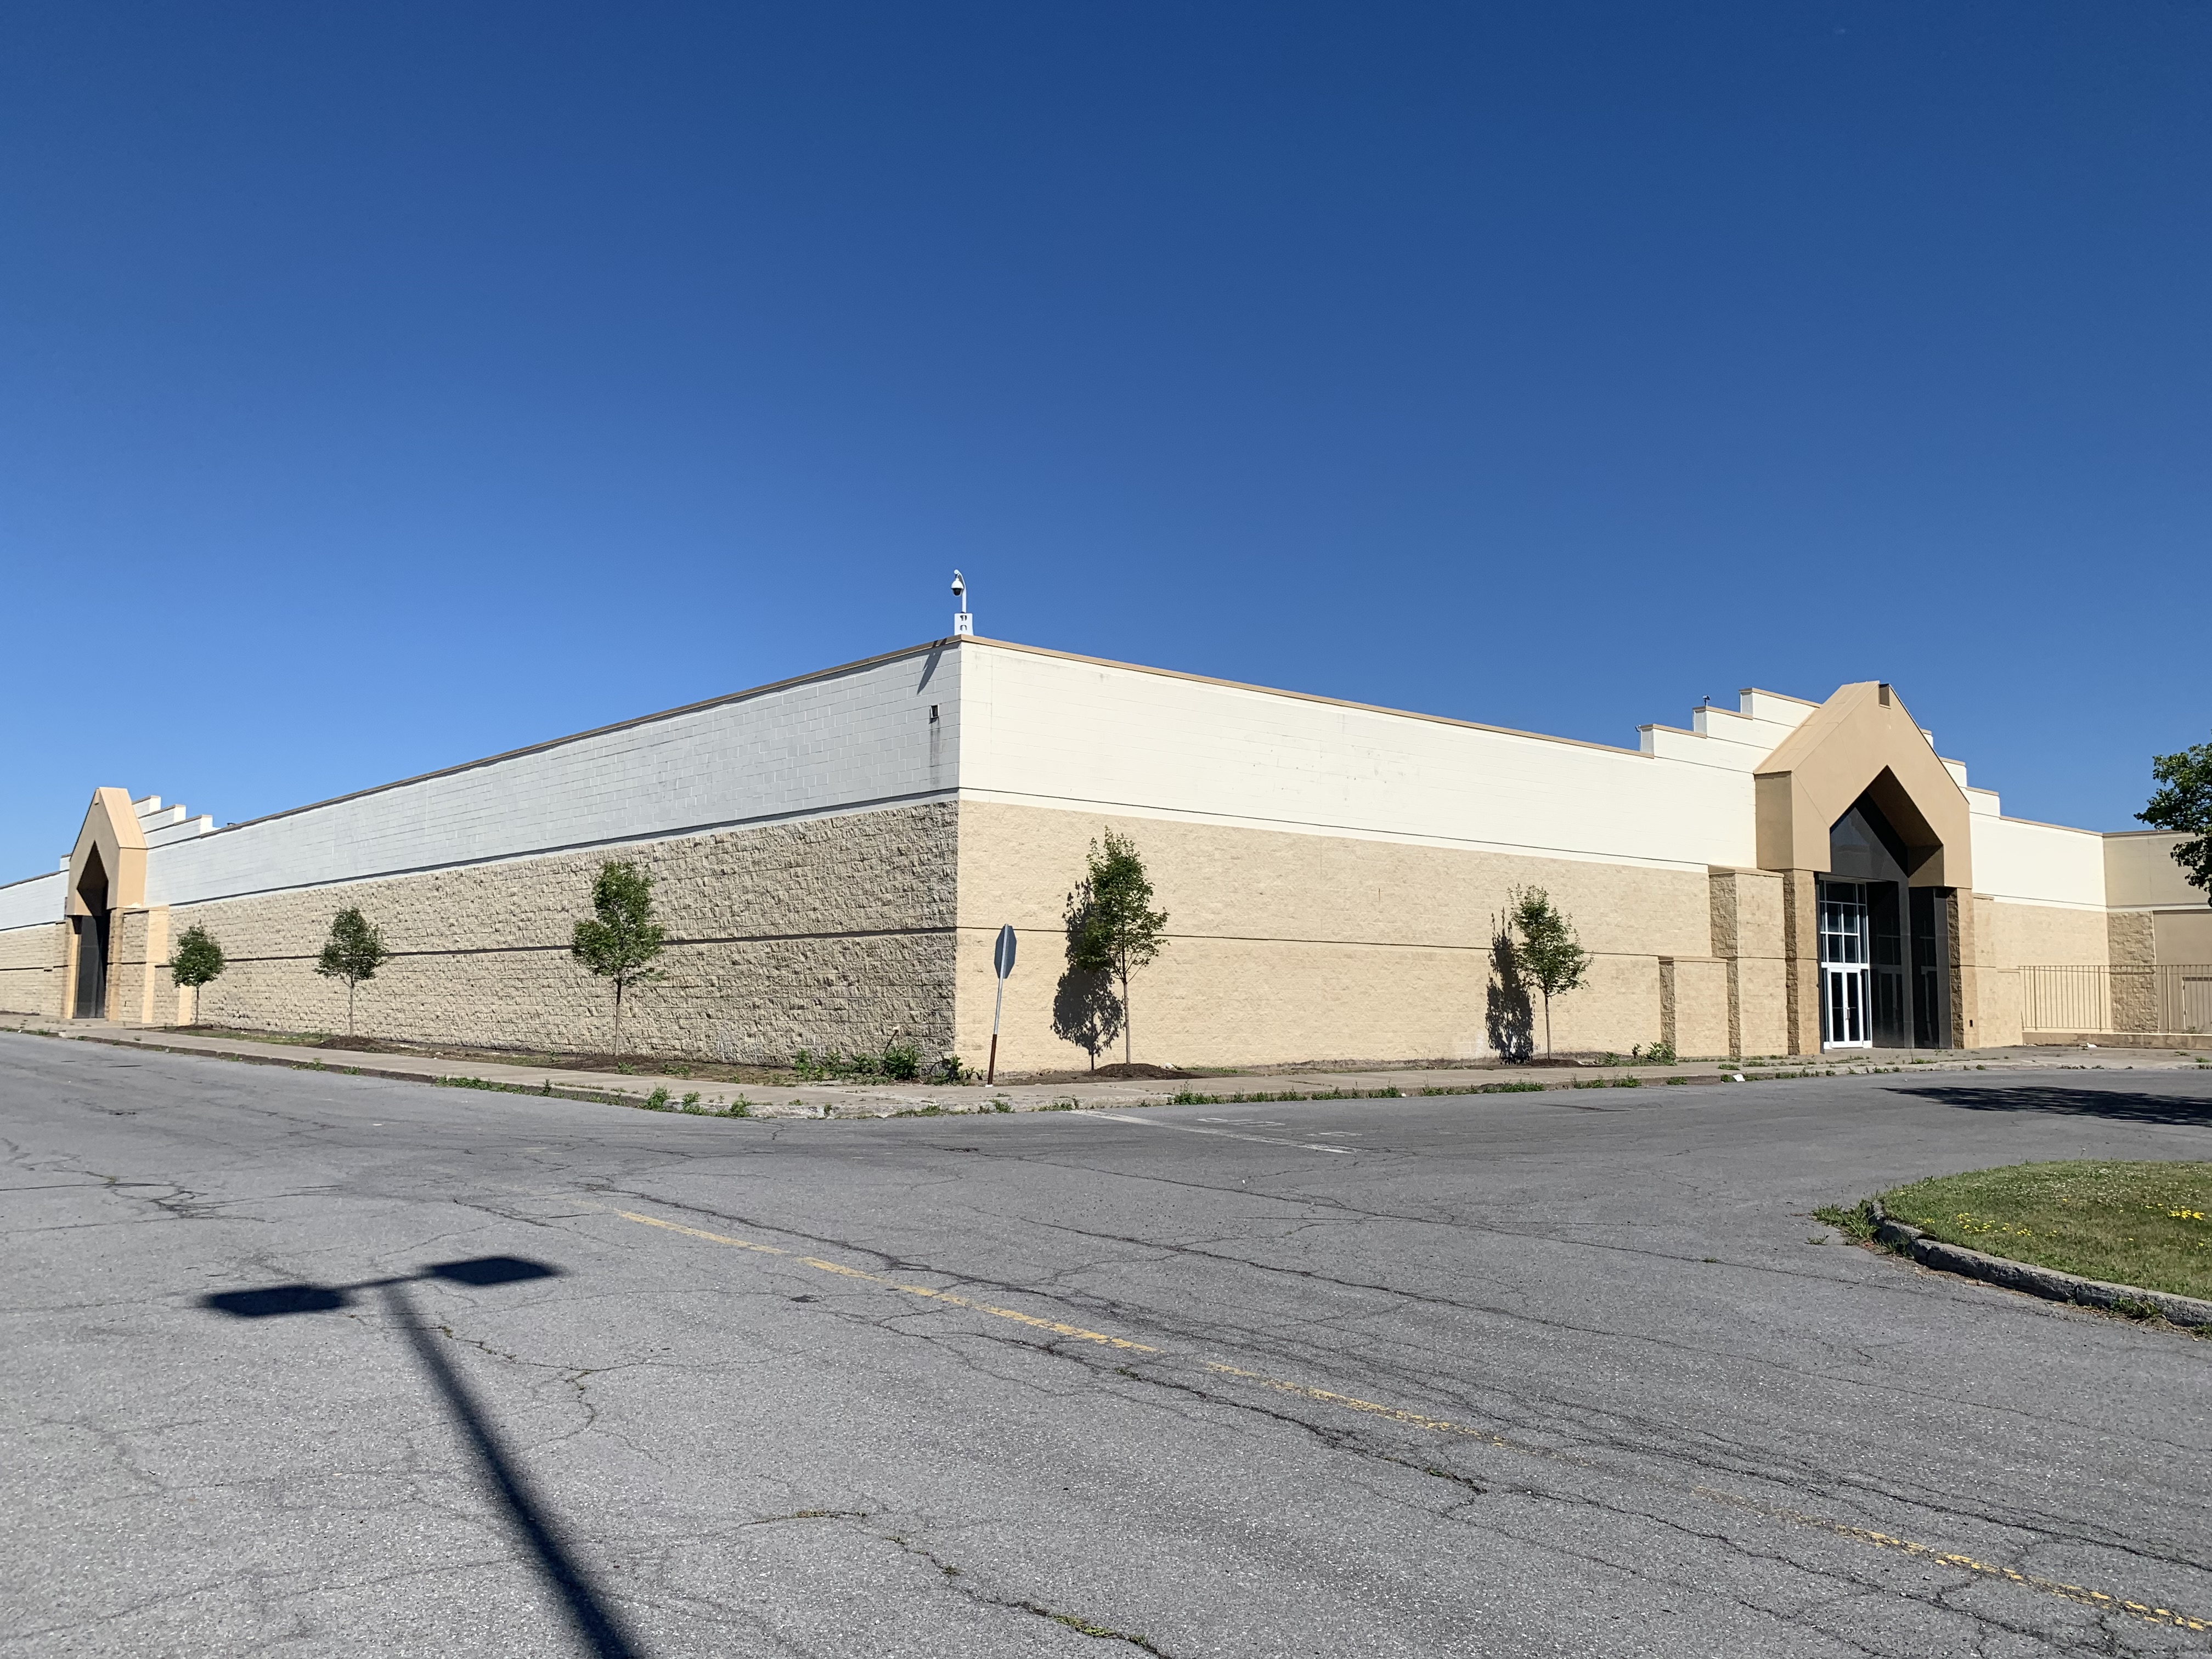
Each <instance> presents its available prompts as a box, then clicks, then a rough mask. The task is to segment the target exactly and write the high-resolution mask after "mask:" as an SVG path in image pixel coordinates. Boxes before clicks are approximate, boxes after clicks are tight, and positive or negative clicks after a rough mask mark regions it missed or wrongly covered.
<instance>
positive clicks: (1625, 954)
mask: <svg viewBox="0 0 2212 1659" xmlns="http://www.w3.org/2000/svg"><path fill="white" fill-rule="evenodd" d="M959 931H960V932H961V933H979V934H981V935H982V936H984V937H985V938H994V937H996V936H997V933H998V931H999V930H998V929H997V928H995V927H990V926H988V925H987V924H983V925H978V924H976V923H974V922H969V923H967V924H965V925H964V926H963V927H961V928H960V929H959ZM1014 933H1015V935H1016V937H1018V938H1019V937H1027V938H1030V939H1054V938H1059V937H1060V936H1062V935H1063V934H1064V933H1066V929H1065V928H1060V927H1017V928H1015V929H1014ZM1160 937H1161V938H1162V939H1165V940H1167V941H1168V942H1169V943H1170V944H1173V943H1175V942H1176V941H1177V940H1181V941H1182V942H1184V943H1186V944H1194V945H1327V946H1332V947H1338V946H1343V947H1350V948H1352V949H1357V950H1363V951H1477V952H1479V953H1480V954H1481V955H1483V956H1488V955H1489V954H1490V952H1491V951H1492V948H1493V947H1492V946H1491V945H1451V944H1446V943H1442V942H1438V943H1434V944H1431V943H1429V942H1427V941H1425V940H1421V939H1304V938H1300V937H1298V936H1297V935H1294V934H1281V933H1163V934H1161V935H1160ZM1589 955H1591V956H1594V957H1613V958H1615V959H1617V960H1619V961H1622V962H1657V961H1661V960H1665V961H1668V962H1787V961H1789V960H1790V958H1789V957H1716V956H1708V955H1706V954H1705V953H1703V952H1699V953H1696V954H1692V953H1691V952H1690V951H1590V952H1589Z"/></svg>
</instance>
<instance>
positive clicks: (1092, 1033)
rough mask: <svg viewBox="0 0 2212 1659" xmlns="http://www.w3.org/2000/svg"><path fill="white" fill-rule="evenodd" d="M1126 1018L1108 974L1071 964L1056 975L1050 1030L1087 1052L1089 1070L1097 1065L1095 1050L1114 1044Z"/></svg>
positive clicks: (1095, 1069)
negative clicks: (1086, 969)
mask: <svg viewBox="0 0 2212 1659" xmlns="http://www.w3.org/2000/svg"><path fill="white" fill-rule="evenodd" d="M1127 1018H1128V1015H1127V1010H1125V1009H1124V1008H1123V1007H1122V1006H1121V998H1120V997H1119V996H1117V995H1115V992H1114V980H1113V976H1112V975H1109V974H1091V973H1085V972H1084V971H1083V969H1079V968H1071V969H1068V970H1067V971H1066V973H1064V974H1062V975H1060V985H1059V987H1058V988H1057V989H1056V990H1054V993H1053V998H1052V1034H1053V1035H1054V1036H1056V1037H1058V1038H1059V1039H1060V1041H1061V1042H1072V1043H1073V1044H1074V1045H1075V1046H1076V1047H1077V1048H1080V1049H1082V1050H1083V1052H1084V1053H1085V1054H1088V1055H1090V1056H1091V1070H1092V1071H1094V1072H1095V1071H1097V1069H1098V1051H1099V1050H1100V1049H1101V1048H1112V1047H1113V1046H1114V1039H1115V1037H1118V1036H1121V1026H1122V1024H1123V1022H1124V1021H1125V1020H1126V1019H1127Z"/></svg>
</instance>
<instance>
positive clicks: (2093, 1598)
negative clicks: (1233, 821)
mask: <svg viewBox="0 0 2212 1659" xmlns="http://www.w3.org/2000/svg"><path fill="white" fill-rule="evenodd" d="M1202 1133H1203V1132H1202ZM1244 1138H1245V1139H1249V1138H1250V1137H1244ZM1324 1150H1334V1149H1324ZM592 1207H594V1208H596V1207H598V1206H592ZM612 1213H613V1214H615V1215H617V1216H618V1217H620V1218H622V1219H623V1220H625V1221H635V1222H638V1223H641V1224H642V1225H646V1226H648V1227H658V1228H660V1229H662V1230H663V1231H668V1232H672V1233H680V1234H682V1235H684V1237H689V1238H696V1239H700V1240H702V1241H704V1242H706V1243H712V1244H722V1245H726V1246H729V1247H731V1248H732V1249H740V1250H747V1251H750V1252H752V1253H753V1254H755V1255H779V1256H788V1257H790V1258H791V1259H792V1260H793V1261H796V1262H798V1263H799V1265H801V1266H803V1267H812V1268H814V1269H816V1270H817V1271H818V1272H822V1273H836V1274H837V1275H838V1276H840V1277H841V1278H846V1279H861V1280H864V1281H866V1283H868V1284H872V1285H883V1286H884V1287H885V1288H887V1289H890V1290H895V1291H903V1292H905V1293H906V1294H908V1295H910V1296H919V1297H927V1298H928V1299H930V1300H933V1301H938V1302H944V1303H947V1304H951V1306H953V1307H957V1308H965V1309H968V1310H971V1311H974V1312H976V1313H986V1314H990V1315H993V1316H996V1317H998V1318H1001V1319H1011V1320H1014V1321H1016V1322H1019V1323H1021V1324H1024V1325H1028V1326H1031V1327H1033V1328H1036V1329H1039V1330H1047V1331H1051V1332H1053V1333H1054V1334H1058V1335H1061V1336H1072V1337H1075V1338H1077V1339H1079V1340H1083V1341H1087V1342H1097V1343H1100V1344H1102V1345H1104V1346H1110V1347H1115V1348H1121V1349H1127V1350H1132V1351H1134V1352H1139V1353H1159V1352H1160V1350H1159V1349H1158V1348H1156V1347H1152V1346H1149V1345H1147V1344H1146V1343H1142V1342H1136V1341H1132V1340H1129V1339H1128V1338H1127V1337H1118V1336H1109V1335H1108V1334H1106V1333H1104V1332H1103V1331H1092V1330H1086V1329H1085V1328H1082V1327H1081V1326H1077V1325H1066V1324H1062V1323H1060V1322H1058V1321H1056V1320H1049V1319H1040V1318H1038V1317H1037V1316H1035V1315H1033V1314H1025V1313H1019V1312H1017V1311H1015V1310H1012V1309H1011V1308H996V1307H993V1306H991V1305H989V1304H986V1303H980V1302H975V1301H972V1300H970V1299H969V1298H968V1297H962V1296H957V1295H955V1294H953V1293H952V1292H951V1291H939V1290H933V1289H932V1288H930V1287H929V1286H927V1285H907V1284H902V1283H901V1282H900V1281H899V1280H897V1279H886V1278H884V1276H882V1275H881V1274H878V1273H866V1272H864V1271H863V1270H862V1269H860V1268H858V1267H846V1266H845V1265H843V1264H842V1263H841V1262H836V1261H823V1260H822V1259H821V1258H820V1257H818V1256H811V1255H799V1254H798V1253H797V1252H796V1251H793V1250H787V1249H781V1248H780V1247H779V1246H776V1245H774V1244H762V1243H755V1242H754V1241H752V1240H750V1239H743V1238H733V1237H730V1236H728V1235H727V1234H725V1233H714V1232H708V1231H706V1230H705V1229H704V1228H701V1227H687V1226H684V1225H682V1224H681V1223H678V1222H673V1221H664V1220H662V1219H661V1218H659V1217H658V1216H649V1215H643V1214H641V1213H639V1212H636V1211H635V1210H614V1211H613V1212H612ZM1163 1358H1165V1359H1168V1360H1169V1362H1170V1363H1174V1362H1173V1357H1171V1356H1165V1355H1164V1356H1163ZM1200 1363H1201V1364H1204V1366H1205V1367H1206V1370H1209V1371H1212V1372H1213V1373H1215V1374H1216V1375H1218V1376H1232V1377H1236V1378H1237V1379H1239V1380H1240V1381H1244V1382H1250V1383H1258V1384H1259V1385H1260V1386H1261V1387H1262V1388H1265V1389H1273V1391H1274V1392H1276V1393H1278V1394H1287V1395H1294V1396H1296V1397H1297V1398H1300V1399H1304V1400H1310V1401H1315V1402H1316V1403H1317V1404H1320V1405H1324V1406H1332V1407H1337V1408H1339V1409H1340V1410H1345V1411H1353V1412H1359V1413H1364V1414H1365V1415H1368V1416H1372V1417H1380V1418H1383V1419H1386V1420H1388V1421H1390V1422H1393V1423H1403V1424H1407V1425H1409V1426H1411V1427H1413V1428H1419V1429H1426V1430H1428V1431H1431V1432H1432V1433H1437V1434H1449V1435H1454V1436H1457V1437H1462V1438H1465V1439H1471V1440H1479V1441H1481V1442H1483V1443H1486V1444H1488V1445H1492V1446H1496V1447H1498V1448H1500V1449H1504V1450H1507V1451H1515V1452H1523V1453H1530V1454H1534V1455H1537V1456H1541V1457H1546V1458H1564V1459H1565V1461H1567V1462H1575V1463H1582V1464H1584V1465H1585V1466H1586V1467H1594V1466H1591V1465H1589V1464H1588V1462H1587V1460H1585V1459H1582V1458H1578V1457H1576V1456H1574V1455H1572V1454H1571V1453H1566V1452H1563V1451H1560V1450H1558V1449H1551V1448H1546V1447H1541V1446H1535V1445H1531V1444H1528V1443H1525V1442H1522V1441H1516V1440H1511V1439H1508V1438H1507V1437H1504V1436H1503V1435H1500V1434H1498V1433H1495V1432H1494V1431H1491V1430H1488V1429H1483V1428H1478V1427H1475V1426H1474V1425H1469V1424H1465V1423H1460V1422H1455V1421H1454V1420H1453V1419H1449V1418H1443V1417H1431V1416H1429V1415H1427V1414H1425V1413H1420V1412H1415V1411H1411V1410H1408V1409H1407V1408H1405V1407H1398V1406H1388V1405H1384V1404H1382V1403H1381V1402H1379V1401H1372V1400H1363V1399H1360V1398H1359V1397H1358V1395H1346V1394H1338V1393H1336V1392H1334V1391H1333V1390H1331V1389H1316V1388H1310V1387H1308V1386H1306V1385H1305V1384H1304V1383H1289V1382H1285V1381H1283V1380H1281V1379H1280V1378H1278V1377H1272V1376H1267V1375H1265V1374H1264V1373H1262V1372H1259V1371H1253V1370H1245V1369H1243V1367H1242V1366H1237V1365H1231V1364H1225V1363H1223V1362H1222V1361H1219V1360H1205V1361H1201V1362H1200ZM1392 1461H1394V1462H1395V1461H1397V1460H1395V1459H1394V1460H1392ZM1662 1484H1666V1483H1662ZM1687 1490H1688V1491H1690V1492H1693V1493H1695V1494H1696V1495H1697V1496H1698V1497H1700V1498H1705V1499H1707V1500H1709V1501H1711V1502H1713V1503H1718V1504H1729V1505H1732V1506H1734V1507H1735V1508H1738V1509H1741V1510H1747V1511H1749V1512H1751V1513H1753V1514H1755V1515H1760V1516H1765V1517H1767V1518H1768V1519H1770V1520H1776V1521H1781V1522H1785V1523H1787V1524H1789V1525H1792V1526H1802V1527H1809V1528H1814V1529H1816V1530H1819V1531H1823V1532H1826V1533H1829V1534H1833V1535H1834V1536H1837V1537H1840V1538H1849V1539H1851V1540H1854V1541H1857V1542H1859V1543H1863V1544H1871V1545H1873V1546H1874V1547H1875V1548H1877V1549H1887V1550H1896V1551H1899V1552H1901V1553H1904V1554H1905V1555H1908V1556H1911V1557H1913V1558H1915V1559H1920V1560H1924V1561H1929V1562H1931V1563H1934V1564H1936V1565H1941V1566H1948V1567H1953V1568H1956V1569H1959V1570H1960V1571H1966V1572H1972V1573H1976V1574H1979V1575H1981V1576H1983V1577H1988V1578H1992V1579H1995V1580H1997V1581H1998V1582H2000V1583H2011V1584H2017V1585H2020V1586H2021V1588H2023V1589H2032V1590H2035V1591H2038V1592H2039V1593H2041V1594H2043V1595H2051V1596H2055V1597H2057V1598H2058V1599H2059V1600H2061V1601H2072V1602H2074V1603H2075V1604H2076V1605H2078V1606H2081V1607H2092V1608H2094V1609H2096V1610H2098V1611H2100V1612H2106V1613H2119V1614H2123V1615H2124V1616H2126V1617H2128V1618H2130V1619H2135V1620H2142V1621H2143V1622H2145V1623H2148V1624H2154V1625H2162V1626H2172V1627H2173V1628H2175V1629H2179V1630H2187V1631H2197V1632H2212V1620H2208V1619H2198V1618H2195V1617H2193V1616H2191V1615H2190V1614H2187V1613H2177V1612H2174V1611H2173V1610H2172V1609H2171V1608H2167V1607H2154V1606H2152V1605H2151V1604H2149V1603H2148V1602H2143V1601H2130V1600H2129V1599H2127V1598H2126V1597H2124V1596H2117V1595H2107V1594H2106V1593H2105V1592H2104V1591H2102V1590H2093V1589H2087V1588H2085V1587H2083V1586H2081V1585H2079V1584H2069V1583H2063V1582H2061V1581H2059V1580H2057V1579H2052V1578H2044V1577H2039V1576H2037V1575H2035V1574H2033V1573H2025V1572H2021V1571H2017V1570H2016V1569H2015V1568H2011V1567H2003V1566H1997V1565H1993V1564H1991V1563H1989V1562H1985V1561H1983V1560H1980V1559H1977V1558H1975V1557H1973V1556H1971V1555H1966V1554H1963V1553H1959V1552H1957V1551H1952V1550H1944V1549H1940V1548H1938V1547H1936V1546H1934V1545H1932V1544H1923V1543H1919V1542H1917V1541H1914V1540H1911V1539H1908V1538H1900V1537H1898V1536H1897V1535H1895V1534H1892V1533H1886V1532H1881V1531H1878V1530H1876V1529H1875V1528H1870V1527H1857V1526H1852V1525H1850V1523H1848V1522H1841V1521H1832V1520H1830V1519H1828V1518H1826V1517H1825V1516H1815V1515H1808V1514H1806V1513H1804V1512H1802V1511H1801V1510H1790V1509H1784V1508H1782V1507H1779V1506H1778V1505H1775V1504H1762V1503H1760V1502H1759V1501H1758V1500H1757V1499H1755V1498H1744V1497H1741V1496H1739V1495H1737V1494H1735V1493H1733V1492H1723V1491H1720V1490H1719V1489H1717V1488H1716V1487H1711V1486H1691V1487H1689V1488H1687ZM1087 1633H1089V1632H1086V1634H1087ZM1114 1633H1115V1634H1116V1635H1119V1634H1120V1632H1114ZM1124 1639H1127V1638H1124Z"/></svg>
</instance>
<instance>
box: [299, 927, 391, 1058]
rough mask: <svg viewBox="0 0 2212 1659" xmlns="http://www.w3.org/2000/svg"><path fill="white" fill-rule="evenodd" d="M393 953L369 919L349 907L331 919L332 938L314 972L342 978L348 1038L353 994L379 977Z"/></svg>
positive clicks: (318, 960)
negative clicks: (368, 981) (377, 974)
mask: <svg viewBox="0 0 2212 1659" xmlns="http://www.w3.org/2000/svg"><path fill="white" fill-rule="evenodd" d="M391 954H392V952H391V951H387V950H386V949H385V948H384V935H383V934H381V933H378V932H377V931H376V928H375V927H374V926H373V925H372V924H371V923H370V921H369V920H368V917H367V916H364V915H362V913H361V912H360V910H359V909H357V908H356V907H354V906H352V905H350V904H349V905H348V906H347V907H346V908H344V909H343V910H341V911H339V912H338V913H337V915H335V916H332V917H331V936H330V938H329V939H326V940H325V941H324V944H323V953H322V955H321V956H320V957H317V958H316V960H315V971H316V972H317V973H319V974H320V975H322V976H323V977H324V978H325V979H342V980H343V981H345V987H346V1035H347V1036H352V1035H353V994H354V992H355V990H356V988H357V987H359V986H360V985H361V983H362V981H363V980H371V979H374V978H375V977H376V970H377V969H380V968H381V967H382V966H384V961H385V958H386V957H389V956H390V955H391Z"/></svg>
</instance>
